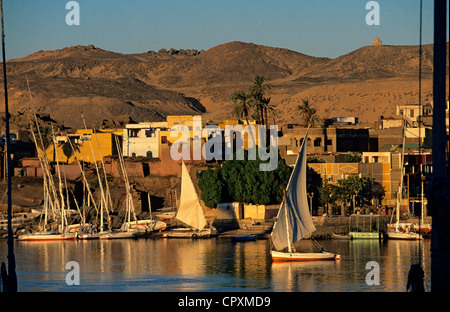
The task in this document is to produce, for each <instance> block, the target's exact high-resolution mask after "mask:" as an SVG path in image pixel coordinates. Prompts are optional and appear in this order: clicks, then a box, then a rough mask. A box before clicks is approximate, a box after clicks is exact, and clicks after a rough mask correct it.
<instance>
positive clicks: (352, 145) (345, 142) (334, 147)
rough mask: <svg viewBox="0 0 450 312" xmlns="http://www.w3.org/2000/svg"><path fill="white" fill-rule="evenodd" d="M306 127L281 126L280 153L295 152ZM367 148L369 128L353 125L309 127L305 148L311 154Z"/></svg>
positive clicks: (361, 150)
mask: <svg viewBox="0 0 450 312" xmlns="http://www.w3.org/2000/svg"><path fill="white" fill-rule="evenodd" d="M306 130H307V128H305V127H303V126H300V125H291V124H289V125H287V126H284V127H282V129H281V132H282V136H281V137H280V138H279V141H278V146H279V149H280V155H281V156H282V157H284V156H285V155H292V154H297V153H298V152H299V150H300V147H301V145H302V142H303V140H304V137H305V134H306ZM368 149H369V129H368V128H354V127H328V128H310V129H309V132H308V141H307V150H308V153H311V154H322V153H347V152H366V151H368Z"/></svg>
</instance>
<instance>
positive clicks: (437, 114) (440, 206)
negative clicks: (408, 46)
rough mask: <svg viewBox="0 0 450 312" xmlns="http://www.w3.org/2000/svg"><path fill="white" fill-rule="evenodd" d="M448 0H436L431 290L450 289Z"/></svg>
mask: <svg viewBox="0 0 450 312" xmlns="http://www.w3.org/2000/svg"><path fill="white" fill-rule="evenodd" d="M446 7H447V0H435V1H434V47H433V49H434V56H433V62H434V64H433V68H434V70H433V174H432V176H431V179H430V184H429V194H430V196H429V202H430V209H431V211H432V217H433V221H432V238H431V291H432V292H448V291H450V271H449V267H450V259H449V249H450V244H449V240H450V234H449V224H450V222H449V221H450V216H449V207H448V203H449V181H448V173H447V170H448V169H447V167H446V162H447V160H446V147H447V133H446V125H445V118H446V113H445V104H446V103H445V102H446V101H445V89H446V86H445V83H446V63H447V62H446V58H447V53H446V48H447V47H446V46H447V43H446V30H447V29H446V28H447V16H446V15H447V8H446Z"/></svg>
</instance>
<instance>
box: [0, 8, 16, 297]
mask: <svg viewBox="0 0 450 312" xmlns="http://www.w3.org/2000/svg"><path fill="white" fill-rule="evenodd" d="M0 19H1V24H2V25H1V27H2V55H3V85H4V87H5V119H6V127H5V128H6V129H5V134H6V168H7V182H6V183H7V191H6V192H7V211H8V273H7V274H8V282H7V285H6V286H7V291H8V292H14V293H15V292H17V275H16V257H15V255H14V241H13V231H12V197H11V173H12V166H11V156H10V151H11V149H10V144H11V142H10V140H11V138H10V137H9V108H8V85H7V77H6V76H7V75H6V57H5V34H4V28H3V1H2V0H0Z"/></svg>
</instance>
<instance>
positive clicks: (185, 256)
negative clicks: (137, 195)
mask: <svg viewBox="0 0 450 312" xmlns="http://www.w3.org/2000/svg"><path fill="white" fill-rule="evenodd" d="M319 243H320V244H321V245H322V246H323V247H324V248H325V250H327V251H330V252H333V253H339V254H341V255H342V257H343V259H342V260H341V261H323V262H304V263H303V262H296V263H272V261H271V259H270V255H269V249H270V244H269V241H268V240H258V241H253V242H232V241H230V240H228V239H221V238H217V239H216V238H213V239H205V240H190V239H138V240H111V241H105V240H96V241H66V242H18V241H16V242H15V245H14V246H15V255H16V265H17V277H18V289H19V291H24V292H41V291H52V292H70V291H77V292H96V291H102V292H167V291H170V292H185V291H190V292H194V291H201V292H243V291H250V292H263V291H275V292H356V291H358V292H359V291H362V292H404V291H406V282H407V276H408V272H409V269H410V266H411V264H412V263H417V262H418V261H419V248H420V250H421V257H420V258H421V263H422V267H423V270H424V272H425V289H426V291H430V285H431V284H430V280H431V271H430V265H431V258H430V240H423V241H420V243H419V242H418V241H396V240H389V241H378V240H352V241H346V240H327V241H319ZM298 248H299V249H302V250H305V251H307V250H310V249H311V248H312V244H311V242H310V241H307V240H305V241H302V242H300V244H299V245H298ZM6 255H7V242H6V240H1V241H0V256H1V258H0V261H5V262H6V261H7V258H6ZM70 261H75V262H76V263H75V264H76V265H70V264H73V263H74V262H70ZM67 263H69V265H68V266H67V267H66V265H67ZM66 279H67V280H66ZM77 284H79V285H77Z"/></svg>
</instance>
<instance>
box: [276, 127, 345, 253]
mask: <svg viewBox="0 0 450 312" xmlns="http://www.w3.org/2000/svg"><path fill="white" fill-rule="evenodd" d="M308 131H309V128H308V130H307V131H306V135H305V139H304V140H303V143H302V147H301V149H300V152H299V153H298V156H297V161H296V163H295V167H294V170H293V171H292V174H291V177H290V178H289V182H288V185H287V187H286V192H285V195H284V199H283V202H282V203H281V207H280V210H279V211H278V216H277V220H276V222H275V224H274V226H273V229H272V233H271V240H272V244H273V247H274V248H275V250H271V256H272V260H273V261H274V262H279V261H317V260H339V259H341V256H340V255H337V254H334V253H330V252H325V251H324V250H323V249H321V250H320V251H319V252H307V253H302V252H297V251H296V250H295V247H294V243H296V242H298V241H300V240H301V239H303V238H304V237H306V236H308V235H310V234H311V233H313V232H314V231H315V230H316V227H315V226H314V224H313V222H312V218H311V215H310V213H309V206H308V198H307V192H306V171H307V165H306V144H305V142H307V137H308ZM286 248H287V251H284V250H285V249H286Z"/></svg>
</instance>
